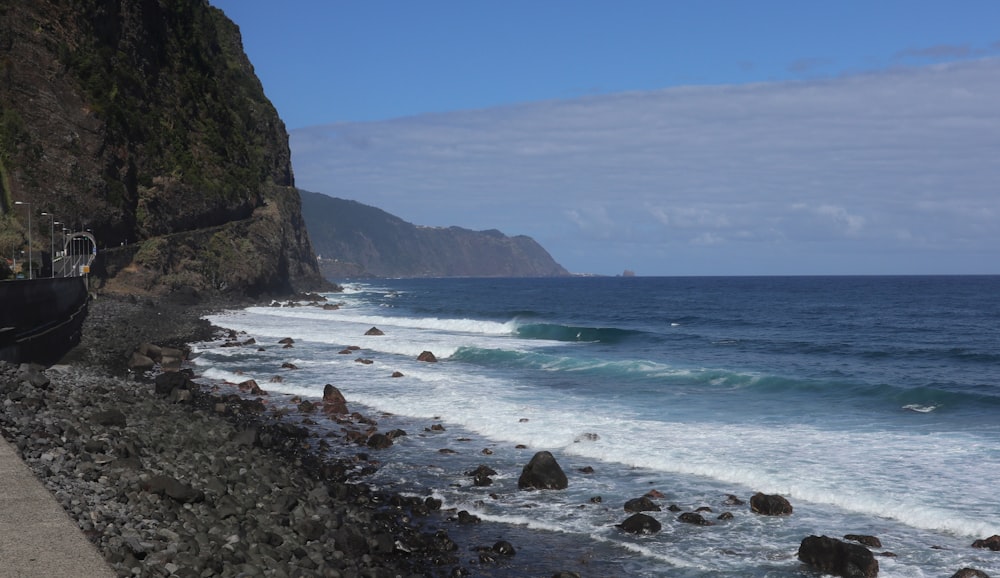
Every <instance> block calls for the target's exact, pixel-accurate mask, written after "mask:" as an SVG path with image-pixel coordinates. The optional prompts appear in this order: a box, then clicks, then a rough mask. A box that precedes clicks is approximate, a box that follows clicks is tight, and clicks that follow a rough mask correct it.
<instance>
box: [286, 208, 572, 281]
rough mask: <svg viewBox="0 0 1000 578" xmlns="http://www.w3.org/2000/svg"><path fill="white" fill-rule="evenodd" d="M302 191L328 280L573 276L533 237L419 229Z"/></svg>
mask: <svg viewBox="0 0 1000 578" xmlns="http://www.w3.org/2000/svg"><path fill="white" fill-rule="evenodd" d="M300 195H301V197H302V207H303V215H304V216H305V219H306V225H307V227H308V229H309V234H310V236H311V238H312V242H313V246H314V247H315V249H316V252H317V253H318V254H319V255H320V256H321V259H320V267H321V269H322V270H323V272H324V274H325V275H327V276H328V277H330V278H341V277H361V276H366V275H371V276H378V277H553V276H562V275H569V273H568V272H567V271H566V270H565V269H563V267H562V266H561V265H559V264H558V263H556V262H555V261H554V260H553V259H552V256H551V255H549V253H548V252H547V251H546V250H545V249H543V248H542V247H541V245H539V244H538V243H536V242H535V241H534V240H533V239H532V238H530V237H526V236H523V235H520V236H516V237H508V236H506V235H504V234H503V233H501V232H500V231H497V230H490V231H470V230H468V229H462V228H459V227H448V228H432V227H419V226H416V225H413V224H411V223H408V222H406V221H404V220H402V219H400V218H399V217H396V216H393V215H391V214H389V213H387V212H385V211H383V210H381V209H377V208H375V207H370V206H367V205H364V204H361V203H358V202H356V201H348V200H344V199H337V198H333V197H329V196H327V195H324V194H320V193H311V192H307V191H300Z"/></svg>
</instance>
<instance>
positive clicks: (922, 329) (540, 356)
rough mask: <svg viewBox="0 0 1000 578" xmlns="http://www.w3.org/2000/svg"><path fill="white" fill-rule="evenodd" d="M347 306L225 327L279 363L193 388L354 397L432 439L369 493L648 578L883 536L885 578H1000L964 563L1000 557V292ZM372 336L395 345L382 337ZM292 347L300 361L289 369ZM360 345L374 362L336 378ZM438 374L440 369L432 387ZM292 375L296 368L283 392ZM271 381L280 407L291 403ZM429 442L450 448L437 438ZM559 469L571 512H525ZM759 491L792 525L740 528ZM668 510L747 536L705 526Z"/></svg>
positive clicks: (915, 281) (847, 290)
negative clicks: (535, 470) (963, 577)
mask: <svg viewBox="0 0 1000 578" xmlns="http://www.w3.org/2000/svg"><path fill="white" fill-rule="evenodd" d="M346 289H347V290H346V291H345V293H343V294H331V295H330V296H329V297H330V299H331V300H332V301H334V302H340V303H341V308H340V309H339V310H336V311H326V310H322V309H319V308H315V307H296V308H290V307H253V308H249V309H246V310H242V311H233V312H227V313H223V314H219V315H215V316H212V317H211V318H210V319H211V321H212V322H213V323H215V324H217V325H220V326H223V327H227V328H233V329H237V330H241V331H246V332H247V333H248V334H250V335H252V336H253V337H255V339H256V340H257V341H258V343H260V344H264V345H265V347H264V351H251V350H250V349H249V348H239V349H237V348H221V347H218V344H202V345H200V346H199V350H200V353H201V356H200V357H199V358H198V360H197V366H198V367H197V368H198V371H199V372H200V373H201V375H202V376H203V377H204V378H206V379H209V380H218V381H230V382H234V381H242V380H244V379H247V378H249V377H252V378H254V379H256V380H257V381H258V382H259V383H261V384H262V385H263V384H267V385H265V387H266V388H267V389H268V390H269V391H271V392H272V395H280V394H289V395H304V396H315V397H319V396H321V395H322V390H323V385H324V384H326V383H333V384H334V385H336V386H337V387H339V388H340V389H341V390H342V391H343V392H344V394H345V396H346V397H347V399H348V402H349V404H352V405H355V406H358V407H361V408H365V410H366V411H372V412H374V413H376V414H383V416H384V417H383V419H382V420H380V421H381V422H382V425H385V423H386V422H387V420H388V421H392V423H394V424H401V425H402V426H405V427H403V429H405V430H406V431H407V432H409V433H410V434H411V435H408V436H406V437H405V438H401V439H400V440H398V443H397V444H396V445H395V446H394V447H393V448H391V449H389V450H386V451H385V454H384V456H380V459H381V461H382V463H383V464H384V465H383V467H382V468H381V469H380V470H379V472H378V473H377V474H376V475H375V476H374V478H373V483H376V484H379V485H384V486H386V487H393V488H394V489H404V490H405V489H407V488H410V489H411V490H412V491H415V492H419V491H422V490H420V488H433V491H434V493H435V495H437V496H438V497H440V498H441V499H443V500H444V502H445V504H446V506H450V507H455V508H459V509H467V510H469V511H470V512H473V513H475V514H477V515H479V516H480V517H482V518H484V519H487V520H491V521H496V522H499V523H501V524H505V525H508V526H509V527H510V528H516V529H519V530H520V529H532V530H537V531H543V532H556V533H558V534H559V535H560V536H561V537H563V538H564V539H570V540H574V541H576V542H578V543H579V544H581V545H583V546H584V547H591V548H593V551H594V553H595V556H599V557H600V558H601V560H603V561H604V562H606V563H609V564H610V565H611V567H615V565H617V567H620V568H627V573H628V574H629V575H633V576H634V575H646V576H751V577H752V576H808V575H811V574H810V573H809V572H808V571H806V570H804V569H803V568H802V567H801V565H800V564H799V562H798V561H797V559H796V557H795V553H796V550H797V548H798V545H799V543H800V542H801V540H802V538H804V537H806V536H808V535H810V534H826V535H830V536H835V537H841V536H843V535H844V534H849V533H852V534H873V535H876V536H878V537H880V538H881V541H882V543H883V546H884V547H883V548H882V549H878V550H877V552H883V551H887V552H891V553H893V554H895V556H891V557H890V556H885V557H880V558H879V561H880V565H881V572H880V576H899V577H903V576H907V577H909V576H914V577H915V576H950V575H951V574H953V573H954V572H955V571H957V570H958V569H960V568H962V567H975V568H978V569H981V570H983V571H985V572H987V573H990V574H994V575H997V574H1000V555H998V554H997V553H995V552H989V551H984V550H977V549H972V548H970V547H969V546H970V544H971V543H972V541H974V540H975V539H979V538H985V537H988V536H990V535H993V534H997V533H1000V500H997V499H996V497H995V492H994V487H993V486H994V485H995V480H997V479H1000V300H998V299H997V296H1000V277H790V278H774V277H764V278H566V279H488V280H487V279H448V280H445V279H436V280H379V281H374V282H365V283H358V284H350V283H349V284H347V285H346ZM372 326H377V327H378V328H379V329H381V330H382V331H383V332H384V333H385V335H383V336H365V335H364V332H365V331H366V330H367V329H368V328H369V327H372ZM283 337H292V338H294V339H295V341H296V343H295V347H294V348H293V349H290V350H289V349H282V348H281V347H280V346H279V345H277V344H276V342H277V340H279V339H281V338H283ZM348 345H357V346H360V347H361V348H362V350H361V351H359V352H358V355H350V356H346V355H340V354H338V353H337V352H338V351H340V350H341V349H343V348H344V347H345V346H348ZM424 350H429V351H432V352H433V353H434V354H435V356H436V357H437V358H438V359H439V360H440V362H439V363H437V364H426V363H420V362H417V361H416V360H415V358H416V356H417V355H418V354H419V353H420V352H421V351H424ZM358 356H360V357H365V358H368V359H371V360H372V361H373V363H372V364H370V365H362V364H359V363H355V362H354V359H355V358H356V357H358ZM285 361H290V362H292V363H294V364H295V365H296V366H297V367H298V368H299V369H296V370H283V369H281V363H283V362H285ZM393 371H400V372H402V373H403V374H404V377H402V378H391V377H389V376H390V375H391V373H392V372H393ZM275 375H280V376H281V377H282V381H281V383H270V378H271V377H273V376H275ZM388 414H391V416H392V417H389V416H388ZM433 424H440V425H442V426H443V427H444V431H435V432H432V431H425V430H429V426H430V425H433ZM519 445H522V446H525V447H524V448H519V447H517V446H519ZM442 449H444V450H448V451H449V452H454V453H442V452H441V451H440V450H442ZM485 449H488V450H490V452H491V453H488V454H487V453H484V452H483V450H485ZM538 450H548V451H551V452H552V453H553V454H554V455H555V456H556V459H557V460H558V461H559V463H560V464H561V465H562V467H563V469H564V470H565V471H566V473H567V475H568V477H569V479H570V487H569V488H568V489H567V490H565V491H547V492H522V491H518V490H517V477H518V475H519V474H520V470H521V467H522V466H523V465H524V464H525V463H527V460H528V459H530V457H531V455H532V454H533V453H534V452H535V451H538ZM479 464H486V465H489V466H490V467H492V468H493V469H494V470H496V471H497V472H499V474H498V476H496V477H495V478H494V484H493V485H491V486H488V487H482V488H480V487H475V486H473V485H472V483H471V479H470V478H469V477H467V476H465V475H464V472H465V471H468V470H470V469H473V468H475V467H476V466H477V465H479ZM583 468H592V469H593V473H583V472H582V471H581V469H583ZM651 489H656V490H658V491H659V492H661V493H662V494H664V495H665V497H664V498H659V499H657V500H656V501H657V502H658V503H659V504H660V505H661V506H662V507H663V508H664V511H662V512H656V513H653V515H654V516H655V517H657V519H658V520H660V521H661V523H662V524H663V530H662V531H661V532H660V533H658V534H656V535H652V536H642V537H635V536H629V535H624V534H622V533H621V532H620V531H619V530H618V529H617V528H616V527H615V525H616V524H618V523H620V522H621V521H623V520H624V519H625V518H626V517H627V514H625V513H624V511H623V509H622V505H623V504H624V502H625V501H626V500H628V499H630V498H634V497H639V496H641V495H643V494H645V493H646V492H648V491H649V490H651ZM758 491H762V492H765V493H777V494H781V495H783V496H785V497H786V498H787V499H788V500H789V501H790V502H791V503H792V505H793V506H794V508H795V511H794V514H793V515H792V516H790V517H784V518H766V517H761V516H757V515H755V514H752V513H751V512H750V511H749V508H748V507H747V506H731V505H727V504H726V503H725V500H726V497H727V496H728V495H729V494H734V495H736V496H739V497H740V498H742V499H743V500H746V501H749V497H750V496H751V495H752V494H753V493H755V492H758ZM597 496H600V501H599V502H598V501H596V500H595V499H594V498H595V497H597ZM671 504H676V505H678V506H679V507H680V508H681V509H682V510H683V511H691V510H693V509H695V508H697V507H700V506H708V507H710V508H711V509H712V514H708V515H707V517H709V518H710V519H712V520H714V519H715V516H718V515H719V514H721V513H722V512H731V513H733V515H734V517H733V519H732V520H728V521H716V524H715V525H713V526H708V527H695V526H690V525H688V524H683V523H680V522H678V521H677V519H676V518H677V514H676V513H673V512H669V511H666V507H667V506H669V505H671ZM591 568H592V569H593V568H594V566H591ZM578 571H583V573H584V574H585V575H586V571H585V570H583V569H578ZM601 572H604V570H603V569H602V570H601ZM513 574H514V573H513V572H512V573H511V575H513Z"/></svg>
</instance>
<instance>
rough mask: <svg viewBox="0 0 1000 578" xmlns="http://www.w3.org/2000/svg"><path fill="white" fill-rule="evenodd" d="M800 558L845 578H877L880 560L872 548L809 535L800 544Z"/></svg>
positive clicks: (817, 567) (814, 566) (816, 567)
mask: <svg viewBox="0 0 1000 578" xmlns="http://www.w3.org/2000/svg"><path fill="white" fill-rule="evenodd" d="M798 557H799V560H802V561H803V562H805V563H806V564H808V565H809V566H811V567H813V568H815V569H817V570H820V571H822V572H827V573H830V574H834V575H836V576H843V577H844V578H875V577H876V576H878V560H876V559H875V556H874V555H873V554H872V552H871V550H869V549H868V548H865V547H864V546H861V545H859V544H849V543H847V542H842V541H840V540H837V539H836V538H830V537H827V536H809V537H807V538H805V539H803V540H802V543H801V544H800V545H799V553H798Z"/></svg>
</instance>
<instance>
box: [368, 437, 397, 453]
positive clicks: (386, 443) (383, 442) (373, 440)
mask: <svg viewBox="0 0 1000 578" xmlns="http://www.w3.org/2000/svg"><path fill="white" fill-rule="evenodd" d="M367 445H368V447H370V448H372V449H373V450H384V449H386V448H388V447H391V446H392V438H390V437H389V436H387V435H385V434H381V433H376V434H372V435H371V436H370V437H369V438H368V442H367Z"/></svg>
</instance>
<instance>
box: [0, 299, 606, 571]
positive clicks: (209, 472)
mask: <svg viewBox="0 0 1000 578" xmlns="http://www.w3.org/2000/svg"><path fill="white" fill-rule="evenodd" d="M244 305H245V304H243V303H217V302H215V303H195V302H185V301H183V300H178V301H173V302H171V301H167V302H162V303H154V302H153V301H151V300H147V299H143V298H137V297H131V296H128V297H120V296H108V295H102V296H101V297H99V298H98V299H97V300H96V301H94V302H93V303H92V304H91V311H90V314H89V315H88V319H87V322H86V324H85V328H84V336H83V339H82V340H81V344H80V345H79V346H77V348H76V349H75V350H74V351H72V352H70V354H69V355H68V356H67V357H66V358H65V359H64V360H63V364H61V365H57V366H53V367H52V368H49V369H48V370H45V371H43V372H42V375H43V379H39V380H37V383H35V384H33V382H32V381H30V380H24V379H21V376H19V375H18V373H17V368H16V367H14V366H10V365H5V366H0V388H2V389H3V391H4V393H5V394H6V397H7V399H12V397H11V394H12V393H13V399H16V401H15V402H14V403H9V404H8V407H7V409H6V411H5V412H3V414H2V415H0V428H2V433H3V435H4V436H5V437H6V438H7V439H8V440H10V441H11V443H12V445H14V446H15V447H16V448H17V449H18V451H19V453H20V454H21V457H22V459H23V460H24V461H25V463H26V464H27V465H28V466H29V467H30V468H31V469H32V471H33V472H34V473H35V475H36V476H37V477H38V478H39V479H40V480H41V481H42V482H43V483H44V484H45V486H46V487H47V488H48V489H49V490H50V491H51V492H52V493H53V494H54V495H55V496H56V498H57V500H58V501H59V502H60V503H61V504H62V506H63V508H64V509H65V510H66V511H67V513H68V514H69V515H70V516H71V517H72V518H73V519H74V520H76V522H77V524H78V525H79V526H80V528H81V529H82V531H83V532H84V534H85V535H86V536H87V538H88V539H90V540H91V542H93V543H94V544H95V545H96V546H97V548H98V549H99V550H100V552H101V554H102V555H103V556H104V557H105V559H106V560H107V561H108V563H109V564H110V565H111V566H112V568H113V569H114V570H115V572H116V573H117V574H118V575H119V576H135V575H138V576H168V575H176V576H208V575H212V576H236V575H245V576H255V575H260V576H265V575H267V576H272V575H273V576H354V575H363V576H409V575H413V576H468V575H477V576H522V575H526V574H531V575H537V576H566V577H570V576H574V575H580V574H579V572H580V571H581V568H586V567H587V564H588V560H587V559H588V556H589V555H592V554H590V553H588V552H587V551H586V548H583V547H580V546H579V545H576V544H574V543H572V541H571V540H568V539H566V538H564V537H561V536H558V535H552V536H545V537H540V536H539V535H538V533H537V532H532V531H529V530H525V529H520V528H513V529H512V528H508V527H500V526H499V525H496V524H490V523H488V522H487V523H479V522H478V521H474V523H471V524H470V523H468V522H469V520H468V517H463V516H458V515H457V513H456V512H449V511H443V512H442V511H438V510H437V507H438V504H436V503H435V501H434V500H433V499H429V498H420V497H413V496H412V494H410V495H408V496H402V495H399V494H394V493H392V491H391V489H390V490H389V491H385V492H384V491H379V490H373V489H371V488H369V487H368V486H367V485H366V484H365V483H364V477H365V472H366V469H368V468H373V467H377V465H375V464H377V460H378V456H377V451H378V450H370V451H369V450H368V448H363V447H359V446H357V445H351V444H349V443H348V442H347V441H346V440H345V441H342V442H341V441H332V442H327V441H326V440H325V439H324V440H321V441H319V442H316V440H310V439H308V438H310V436H312V435H314V434H312V433H311V432H310V431H309V430H308V429H307V428H305V427H303V426H302V425H300V424H298V423H292V420H291V419H287V420H286V419H282V417H281V415H280V412H273V411H267V410H266V409H265V404H262V403H260V402H259V401H254V400H251V399H249V398H247V397H240V396H237V395H234V394H227V393H216V392H211V391H208V390H207V388H204V387H200V386H198V385H197V379H195V380H194V385H193V386H188V385H185V386H184V388H188V389H187V390H188V391H189V392H190V393H189V395H184V396H178V395H177V393H176V391H174V392H171V393H172V396H171V397H170V398H165V397H161V396H160V395H157V393H156V391H157V389H160V391H161V393H163V392H164V389H163V388H162V387H159V386H158V383H159V382H160V381H161V380H157V381H153V380H137V379H135V378H134V376H132V375H130V373H129V371H128V370H127V361H128V356H129V355H130V353H131V351H133V350H134V349H135V348H137V347H138V346H139V345H140V344H141V343H145V342H150V343H156V344H157V345H163V346H171V347H177V348H183V347H184V346H185V345H186V344H188V343H193V342H196V341H205V340H211V339H213V338H214V339H218V337H217V329H216V328H213V327H212V326H211V325H210V324H209V323H208V322H207V321H205V320H204V319H202V316H203V315H205V314H207V313H208V312H211V311H218V310H221V309H231V308H237V307H241V306H244ZM164 375H170V374H164ZM173 375H177V376H184V375H185V374H184V373H183V372H181V373H179V374H173ZM162 381H170V380H162ZM174 381H178V382H180V381H186V379H183V380H182V379H181V378H178V380H174ZM188 383H191V382H188ZM184 388H182V389H184ZM175 389H176V388H175ZM348 393H349V392H348ZM168 395H170V394H168ZM316 443H319V444H320V445H322V446H323V448H324V452H323V455H320V454H319V453H317V452H316V451H314V450H313V449H311V448H312V447H313V446H314V445H315V444H316ZM369 453H370V454H371V455H370V456H369ZM427 494H428V495H429V494H430V492H429V491H428V492H427ZM463 522H464V523H463ZM501 542H508V543H509V544H512V545H513V547H514V549H515V552H517V553H516V554H515V555H513V556H511V555H508V554H504V553H502V550H503V548H502V547H500V546H499V544H500V543H501ZM591 569H595V570H596V568H593V567H591ZM574 572H576V573H575V574H574ZM604 573H605V574H606V572H604Z"/></svg>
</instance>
